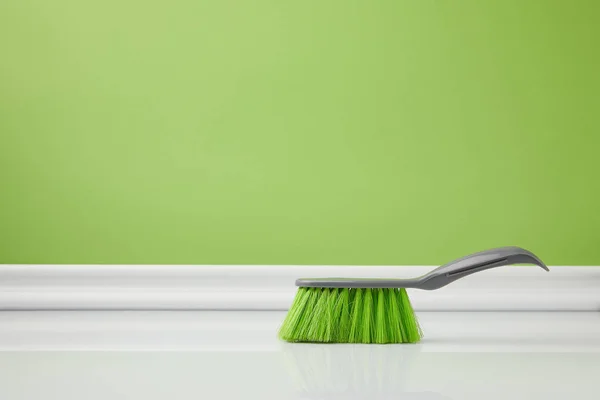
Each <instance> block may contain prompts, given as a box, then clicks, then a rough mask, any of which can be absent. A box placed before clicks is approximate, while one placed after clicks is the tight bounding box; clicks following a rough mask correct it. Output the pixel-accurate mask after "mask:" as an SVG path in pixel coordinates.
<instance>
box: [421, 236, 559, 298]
mask: <svg viewBox="0 0 600 400" xmlns="http://www.w3.org/2000/svg"><path fill="white" fill-rule="evenodd" d="M514 264H534V265H538V266H540V267H541V268H543V269H545V270H546V271H550V270H549V269H548V267H547V266H546V264H544V262H543V261H542V260H540V259H539V257H537V256H536V255H535V254H533V253H532V252H530V251H528V250H525V249H522V248H520V247H515V246H510V247H500V248H497V249H491V250H485V251H481V252H479V253H474V254H470V255H468V256H465V257H462V258H459V259H457V260H454V261H452V262H449V263H448V264H444V265H442V266H441V267H439V268H436V269H434V270H433V271H431V272H430V273H428V274H426V275H424V276H422V277H421V278H420V285H419V287H420V288H422V289H426V290H433V289H439V288H441V287H443V286H446V285H448V284H449V283H452V282H454V281H455V280H457V279H460V278H464V277H465V276H468V275H471V274H474V273H476V272H479V271H484V270H486V269H490V268H496V267H501V266H504V265H514Z"/></svg>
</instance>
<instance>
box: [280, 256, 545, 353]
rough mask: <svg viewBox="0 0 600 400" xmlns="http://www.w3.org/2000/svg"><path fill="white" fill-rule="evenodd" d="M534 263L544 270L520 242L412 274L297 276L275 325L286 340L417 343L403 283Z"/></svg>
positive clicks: (446, 280)
mask: <svg viewBox="0 0 600 400" xmlns="http://www.w3.org/2000/svg"><path fill="white" fill-rule="evenodd" d="M514 264H534V265H538V266H540V267H542V268H543V269H545V270H546V271H549V269H548V267H547V266H546V264H544V262H542V260H540V259H539V258H538V257H537V256H536V255H535V254H533V253H532V252H530V251H528V250H525V249H522V248H520V247H513V246H511V247H501V248H497V249H491V250H485V251H481V252H478V253H474V254H470V255H468V256H465V257H462V258H459V259H457V260H454V261H452V262H450V263H448V264H445V265H442V266H441V267H438V268H436V269H434V270H433V271H431V272H429V273H428V274H425V275H423V276H421V277H418V278H412V279H371V278H302V279H298V280H296V286H298V287H299V288H298V292H297V293H296V297H295V298H294V301H293V302H292V305H291V307H290V309H289V311H288V314H287V316H286V318H285V320H284V321H283V324H282V326H281V328H280V330H279V338H280V339H282V340H285V341H287V342H314V343H379V344H385V343H417V342H419V341H420V340H421V338H422V337H423V332H422V331H421V328H420V327H419V323H418V320H417V317H416V315H415V312H414V310H413V307H412V305H411V303H410V299H409V297H408V293H407V291H406V289H407V288H411V289H423V290H435V289H439V288H442V287H444V286H446V285H448V284H450V283H452V282H454V281H455V280H457V279H461V278H464V277H465V276H468V275H471V274H474V273H476V272H480V271H485V270H486V269H490V268H496V267H501V266H504V265H514Z"/></svg>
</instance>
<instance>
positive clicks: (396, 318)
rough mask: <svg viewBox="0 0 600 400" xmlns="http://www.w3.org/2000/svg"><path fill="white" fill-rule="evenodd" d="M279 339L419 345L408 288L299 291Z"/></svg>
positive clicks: (419, 337) (313, 289)
mask: <svg viewBox="0 0 600 400" xmlns="http://www.w3.org/2000/svg"><path fill="white" fill-rule="evenodd" d="M279 337H280V338H281V339H283V340H285V341H288V342H319V343H381V344H383V343H416V342H418V341H419V340H420V339H421V337H422V332H421V328H420V327H419V323H418V321H417V318H416V316H415V313H414V310H413V308H412V305H411V304H410V299H409V298H408V294H407V292H406V289H328V288H305V287H301V288H299V289H298V293H297V294H296V297H295V298H294V301H293V303H292V306H291V308H290V310H289V312H288V314H287V316H286V318H285V320H284V321H283V325H282V326H281V329H280V331H279Z"/></svg>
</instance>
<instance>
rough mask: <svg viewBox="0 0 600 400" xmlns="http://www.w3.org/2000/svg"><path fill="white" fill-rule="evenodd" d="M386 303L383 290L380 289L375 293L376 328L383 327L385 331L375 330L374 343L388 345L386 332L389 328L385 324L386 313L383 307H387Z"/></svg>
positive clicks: (386, 319)
mask: <svg viewBox="0 0 600 400" xmlns="http://www.w3.org/2000/svg"><path fill="white" fill-rule="evenodd" d="M387 304H388V303H387V302H386V301H385V292H384V289H380V290H378V291H377V313H376V314H377V322H376V324H377V326H378V327H379V326H383V327H385V329H377V330H376V331H375V334H376V336H375V343H388V332H389V327H388V324H387V322H388V321H389V319H388V313H386V310H385V307H386V306H387Z"/></svg>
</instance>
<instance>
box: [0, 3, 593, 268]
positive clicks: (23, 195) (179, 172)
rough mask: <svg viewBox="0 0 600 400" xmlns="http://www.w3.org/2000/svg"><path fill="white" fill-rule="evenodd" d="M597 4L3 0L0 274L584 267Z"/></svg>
mask: <svg viewBox="0 0 600 400" xmlns="http://www.w3.org/2000/svg"><path fill="white" fill-rule="evenodd" d="M598 21H600V5H599V3H598V2H597V1H578V0H575V1H566V0H563V1H552V0H544V1H542V0H539V1H533V0H530V1H527V0H495V1H480V0H472V1H461V0H456V1H452V0H420V1H417V0H415V1H399V0H395V1H392V0H386V1H379V0H371V1H341V0H304V1H281V0H253V1H244V0H171V1H162V2H152V1H150V2H148V1H141V0H119V1H116V0H108V1H80V0H54V1H46V0H3V1H1V2H0V262H2V263H244V264H254V263H267V264H275V263H277V264H278V263H285V264H289V263H295V264H316V263H318V264H321V263H327V264H437V263H442V262H445V261H448V260H449V259H452V258H454V257H457V256H460V255H462V254H463V253H467V252H470V251H475V250H480V249H483V248H488V247H493V246H498V245H507V244H511V245H512V244H515V245H521V246H524V247H527V248H529V249H531V250H533V251H534V252H536V253H538V254H539V255H540V256H541V257H542V258H543V259H545V260H546V261H547V262H548V263H550V264H554V265H557V264H568V265H575V264H595V265H599V264H600V234H599V230H600V212H599V204H600V178H599V176H598V175H599V172H600V157H598V154H599V150H600V147H599V146H600V139H599V137H600V56H599V54H600V47H599V46H600V45H599V43H600V23H598Z"/></svg>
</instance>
